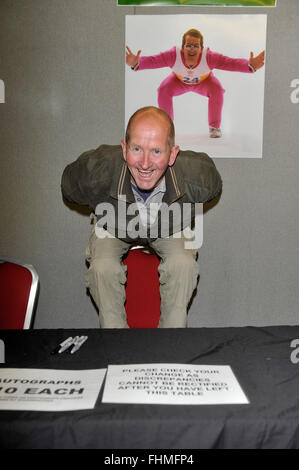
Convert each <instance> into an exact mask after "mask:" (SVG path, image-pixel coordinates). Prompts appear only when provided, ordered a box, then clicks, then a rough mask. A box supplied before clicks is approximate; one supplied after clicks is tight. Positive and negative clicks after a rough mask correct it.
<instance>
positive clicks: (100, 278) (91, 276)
mask: <svg viewBox="0 0 299 470" xmlns="http://www.w3.org/2000/svg"><path fill="white" fill-rule="evenodd" d="M91 280H93V281H96V282H97V283H111V282H113V281H115V280H118V281H119V282H120V283H121V284H125V283H126V266H124V265H123V264H122V263H121V262H120V261H119V262H118V261H116V260H113V259H110V258H109V259H108V258H107V259H106V258H96V259H93V260H91V262H90V265H89V269H88V273H87V281H91ZM89 283H90V282H87V284H89Z"/></svg>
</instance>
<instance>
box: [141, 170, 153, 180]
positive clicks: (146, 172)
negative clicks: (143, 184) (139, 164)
mask: <svg viewBox="0 0 299 470" xmlns="http://www.w3.org/2000/svg"><path fill="white" fill-rule="evenodd" d="M153 171H154V170H138V174H139V176H140V177H141V178H150V177H151V176H152V174H153Z"/></svg>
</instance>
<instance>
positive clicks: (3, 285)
mask: <svg viewBox="0 0 299 470" xmlns="http://www.w3.org/2000/svg"><path fill="white" fill-rule="evenodd" d="M37 289H38V275H37V272H36V270H35V269H34V267H33V266H31V265H28V264H22V263H19V262H18V261H16V260H13V259H9V258H3V257H0V329H1V330H4V329H7V330H11V329H16V330H20V329H29V328H30V327H31V326H32V320H33V312H34V307H35V302H36V296H37Z"/></svg>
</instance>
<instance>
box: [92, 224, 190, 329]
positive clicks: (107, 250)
mask: <svg viewBox="0 0 299 470" xmlns="http://www.w3.org/2000/svg"><path fill="white" fill-rule="evenodd" d="M100 231H102V236H101V237H100V238H99V236H98V235H99V228H97V235H96V233H95V226H94V228H93V230H92V233H91V236H90V240H89V243H88V245H87V248H86V260H87V261H88V263H89V269H88V272H87V274H86V285H87V287H88V289H89V291H90V293H91V295H92V297H93V299H94V301H95V303H96V305H97V307H98V309H99V320H100V327H101V328H128V324H127V316H126V311H125V307H124V304H125V300H126V294H125V284H126V268H127V267H126V266H125V265H124V264H123V263H122V258H123V256H124V255H125V254H126V253H127V252H128V251H129V249H130V247H131V246H132V245H131V244H129V243H126V242H124V241H122V240H120V239H118V238H114V237H112V236H111V235H109V236H104V235H105V234H106V235H107V232H105V230H104V229H100ZM184 241H185V238H184V237H183V235H182V236H181V237H180V238H178V237H173V236H171V237H169V238H159V239H157V240H155V241H153V242H151V243H150V247H151V248H152V249H153V250H154V251H155V252H156V253H157V255H158V256H159V257H160V258H161V261H160V265H159V268H158V271H159V281H160V297H161V316H160V321H159V325H158V328H185V327H186V326H187V306H188V303H189V301H190V299H191V296H192V293H193V291H194V289H195V288H196V285H197V281H198V276H199V267H198V263H197V261H196V259H197V250H195V249H185V248H184ZM140 276H142V272H141V273H140Z"/></svg>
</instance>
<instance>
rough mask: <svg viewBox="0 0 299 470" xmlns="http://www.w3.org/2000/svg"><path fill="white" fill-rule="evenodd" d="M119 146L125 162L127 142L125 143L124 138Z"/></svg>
mask: <svg viewBox="0 0 299 470" xmlns="http://www.w3.org/2000/svg"><path fill="white" fill-rule="evenodd" d="M121 148H122V150H123V157H124V160H125V162H126V161H127V144H126V141H125V140H122V141H121Z"/></svg>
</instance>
